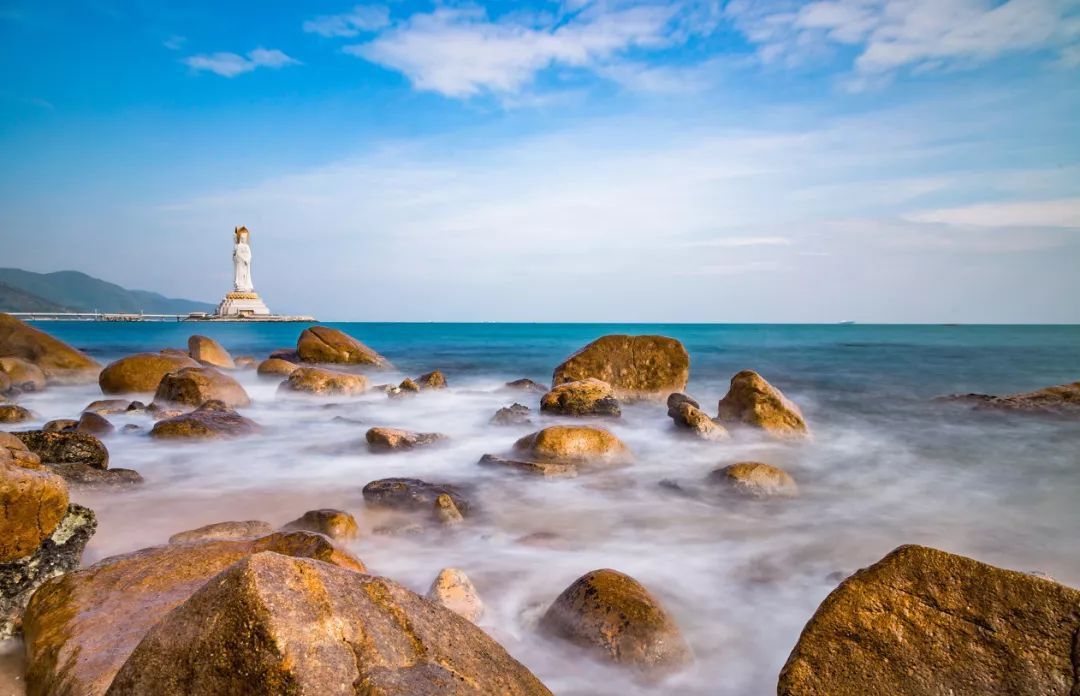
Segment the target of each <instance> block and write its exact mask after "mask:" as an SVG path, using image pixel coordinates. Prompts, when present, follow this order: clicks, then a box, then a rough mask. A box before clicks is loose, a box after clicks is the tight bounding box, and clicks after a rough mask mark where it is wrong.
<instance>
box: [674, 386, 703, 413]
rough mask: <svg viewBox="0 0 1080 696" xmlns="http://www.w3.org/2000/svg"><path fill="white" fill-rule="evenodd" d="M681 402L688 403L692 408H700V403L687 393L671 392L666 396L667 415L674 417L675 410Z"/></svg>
mask: <svg viewBox="0 0 1080 696" xmlns="http://www.w3.org/2000/svg"><path fill="white" fill-rule="evenodd" d="M681 404H690V405H691V406H693V407H694V408H701V404H699V403H698V402H697V401H695V400H694V399H693V398H692V397H690V396H689V395H687V394H683V393H682V392H672V393H671V394H668V398H667V407H668V412H667V414H668V416H670V417H671V418H674V417H675V411H676V410H677V409H678V407H679V405H681Z"/></svg>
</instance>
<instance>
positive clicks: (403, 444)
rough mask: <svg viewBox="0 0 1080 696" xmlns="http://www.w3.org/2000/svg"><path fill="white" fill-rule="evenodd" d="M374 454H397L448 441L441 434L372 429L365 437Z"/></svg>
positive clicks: (397, 429)
mask: <svg viewBox="0 0 1080 696" xmlns="http://www.w3.org/2000/svg"><path fill="white" fill-rule="evenodd" d="M365 437H366V439H367V443H368V449H370V450H371V451H372V452H396V451H400V450H411V449H416V448H417V447H428V446H430V445H434V444H438V443H440V442H443V441H444V440H446V439H447V438H446V436H445V435H443V434H441V433H416V432H413V431H411V430H401V429H400V428H371V429H370V430H368V431H367V435H366V436H365Z"/></svg>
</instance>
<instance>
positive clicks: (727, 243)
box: [684, 237, 791, 248]
mask: <svg viewBox="0 0 1080 696" xmlns="http://www.w3.org/2000/svg"><path fill="white" fill-rule="evenodd" d="M789 244H791V240H790V239H788V238H787V237H716V238H713V239H700V240H695V241H692V242H687V243H686V244H685V245H684V246H688V247H716V248H738V247H756V246H788V245H789Z"/></svg>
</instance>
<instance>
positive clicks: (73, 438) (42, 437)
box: [14, 430, 109, 469]
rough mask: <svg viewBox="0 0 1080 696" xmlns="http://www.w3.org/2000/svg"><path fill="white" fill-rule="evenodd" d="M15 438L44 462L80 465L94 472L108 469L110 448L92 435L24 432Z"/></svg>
mask: <svg viewBox="0 0 1080 696" xmlns="http://www.w3.org/2000/svg"><path fill="white" fill-rule="evenodd" d="M14 435H15V437H17V438H19V439H20V440H22V443H23V444H24V445H26V448H27V449H29V450H30V451H31V452H33V453H34V454H36V455H37V456H38V457H39V458H40V459H41V461H43V462H47V463H54V464H61V463H79V464H86V465H87V466H91V467H93V468H95V469H108V468H109V450H108V448H106V447H105V445H104V443H102V442H101V440H99V439H98V438H97V437H96V436H94V435H91V434H90V433H79V432H72V431H66V432H46V431H44V430H24V431H21V432H18V433H14Z"/></svg>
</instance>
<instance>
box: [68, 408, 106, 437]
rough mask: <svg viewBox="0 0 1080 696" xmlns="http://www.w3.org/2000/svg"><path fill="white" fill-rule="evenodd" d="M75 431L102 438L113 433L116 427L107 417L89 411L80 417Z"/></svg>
mask: <svg viewBox="0 0 1080 696" xmlns="http://www.w3.org/2000/svg"><path fill="white" fill-rule="evenodd" d="M75 430H77V431H78V432H80V433H89V434H91V435H97V436H98V437H101V436H104V435H109V434H111V433H113V432H114V431H115V430H116V427H115V426H114V425H113V424H112V423H110V422H109V421H108V419H107V418H105V416H99V415H98V414H96V413H94V412H93V411H89V412H84V413H83V414H82V415H81V416H79V421H78V422H77V423H76V424H75Z"/></svg>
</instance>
